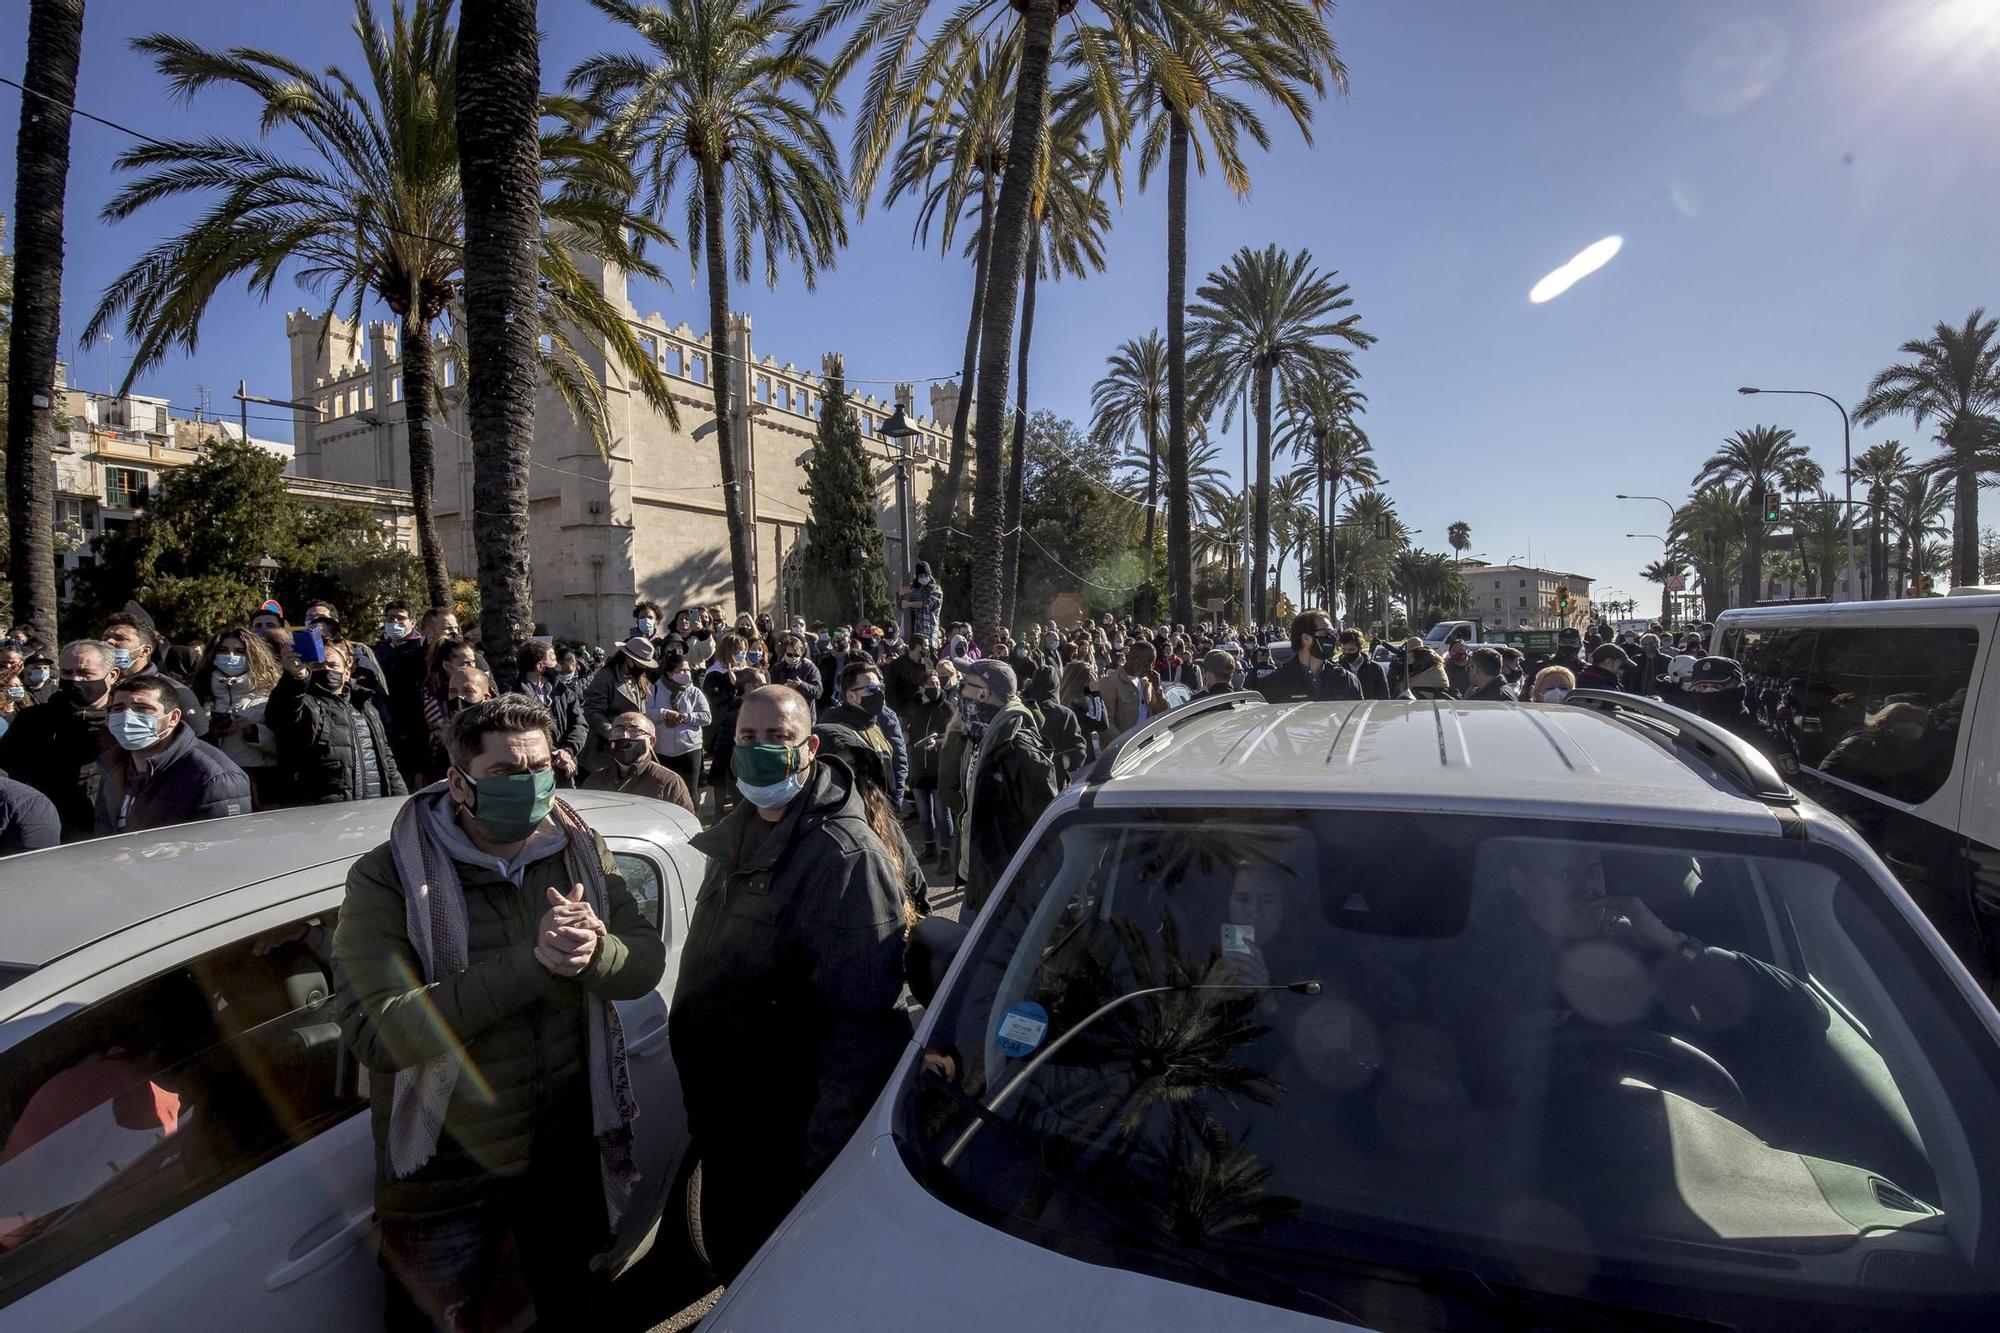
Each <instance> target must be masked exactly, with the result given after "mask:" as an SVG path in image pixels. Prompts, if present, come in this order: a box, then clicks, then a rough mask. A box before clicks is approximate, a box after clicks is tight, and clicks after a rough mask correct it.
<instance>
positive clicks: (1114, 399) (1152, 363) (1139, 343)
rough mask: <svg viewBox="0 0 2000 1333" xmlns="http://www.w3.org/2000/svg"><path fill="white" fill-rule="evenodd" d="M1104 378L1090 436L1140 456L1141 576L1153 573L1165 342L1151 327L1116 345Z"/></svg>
mask: <svg viewBox="0 0 2000 1333" xmlns="http://www.w3.org/2000/svg"><path fill="white" fill-rule="evenodd" d="M1104 364H1105V370H1104V376H1103V378H1101V379H1099V380H1098V381H1097V383H1096V384H1094V385H1092V386H1091V389H1090V433H1091V434H1092V435H1093V436H1094V437H1096V439H1097V440H1098V441H1099V442H1100V443H1102V444H1109V445H1114V446H1116V447H1118V448H1120V449H1123V450H1126V451H1127V457H1128V459H1129V458H1130V457H1132V456H1133V455H1132V452H1131V451H1132V450H1133V449H1134V444H1135V441H1136V442H1137V447H1138V454H1137V456H1138V457H1140V458H1143V460H1144V461H1143V464H1142V465H1141V467H1142V470H1143V472H1144V474H1145V478H1146V492H1145V494H1146V532H1145V536H1144V537H1143V538H1142V539H1141V541H1142V544H1143V546H1144V549H1145V562H1146V565H1145V569H1146V577H1147V578H1149V579H1150V578H1151V577H1152V575H1153V533H1154V530H1155V528H1156V527H1157V526H1158V521H1159V512H1160V508H1159V501H1160V442H1161V436H1162V434H1163V433H1164V430H1163V428H1164V426H1165V424H1166V412H1167V344H1166V342H1165V340H1163V339H1162V338H1161V337H1160V331H1159V330H1158V329H1153V330H1151V331H1150V332H1148V333H1147V334H1146V336H1145V337H1143V338H1138V339H1134V340H1129V341H1126V342H1122V343H1120V344H1118V350H1117V351H1115V352H1113V353H1112V354H1111V355H1110V356H1109V357H1107V358H1106V359H1105V363H1104Z"/></svg>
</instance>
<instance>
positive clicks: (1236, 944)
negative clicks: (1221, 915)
mask: <svg viewBox="0 0 2000 1333" xmlns="http://www.w3.org/2000/svg"><path fill="white" fill-rule="evenodd" d="M1222 951H1223V952H1224V953H1255V952H1256V951H1257V927H1255V926H1239V925H1237V924H1236V923H1235V922H1234V921H1225V922H1223V923H1222Z"/></svg>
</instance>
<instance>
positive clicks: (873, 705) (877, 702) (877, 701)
mask: <svg viewBox="0 0 2000 1333" xmlns="http://www.w3.org/2000/svg"><path fill="white" fill-rule="evenodd" d="M888 702H889V700H888V698H887V696H885V695H884V694H883V693H882V691H880V690H875V691H873V692H872V693H869V694H864V695H862V696H861V699H860V702H858V703H856V704H855V705H854V706H855V707H856V708H859V709H860V710H861V711H862V712H864V713H866V714H867V715H868V716H870V717H880V716H882V709H883V708H884V707H886V706H887V705H888Z"/></svg>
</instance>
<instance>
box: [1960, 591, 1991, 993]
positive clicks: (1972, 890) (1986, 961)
mask: <svg viewBox="0 0 2000 1333" xmlns="http://www.w3.org/2000/svg"><path fill="white" fill-rule="evenodd" d="M1985 628H1986V630H1987V642H1988V644H1989V645H1990V644H1991V643H1992V642H1993V631H1994V629H1995V625H1994V623H1993V622H1992V621H1989V622H1988V623H1987V625H1986V627H1985ZM1996 656H2000V654H1996V653H1994V652H1991V651H1988V652H1987V654H1986V656H1985V660H1984V661H1983V662H1982V663H1981V665H1980V673H1979V679H1978V688H1976V689H1974V690H1973V691H1972V693H1971V696H1970V698H1969V700H1968V701H1967V708H1966V717H1965V723H1964V726H1965V731H1966V735H1967V738H1968V739H1967V741H1966V748H1965V756H1964V758H1963V759H1962V760H1961V761H1960V763H1961V767H1960V771H1961V772H1962V773H1963V775H1964V777H1963V781H1962V783H1961V791H1962V792H1963V796H1962V797H1961V799H1960V802H1959V817H1958V829H1959V832H1960V833H1961V834H1962V835H1963V838H1964V853H1965V860H1966V876H1965V896H1966V908H1967V916H1968V917H1969V919H1970V921H1971V923H1972V927H1973V930H1974V931H1975V933H1976V934H1977V936H1978V947H1979V964H1977V965H1975V964H1972V963H1968V964H1967V966H1968V967H1971V968H1972V971H1973V975H1974V976H1976V977H1978V978H1979V979H1980V982H1981V984H1982V985H1984V986H1985V987H1986V993H1987V994H1988V995H1989V996H1993V995H1996V994H2000V699H1996V697H1995V695H1996V692H2000V662H1996V661H1995V658H1996Z"/></svg>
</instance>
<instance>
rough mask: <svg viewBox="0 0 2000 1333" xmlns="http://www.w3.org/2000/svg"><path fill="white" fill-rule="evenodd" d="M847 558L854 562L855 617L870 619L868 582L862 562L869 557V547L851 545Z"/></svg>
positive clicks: (857, 618)
mask: <svg viewBox="0 0 2000 1333" xmlns="http://www.w3.org/2000/svg"><path fill="white" fill-rule="evenodd" d="M847 558H848V559H849V560H851V561H853V562H854V618H855V619H856V620H864V621H865V620H867V619H868V582H867V576H866V574H865V573H864V572H863V566H862V562H863V561H865V560H866V559H868V548H867V547H865V546H850V547H848V548H847Z"/></svg>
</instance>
